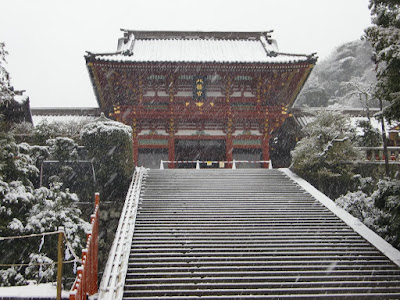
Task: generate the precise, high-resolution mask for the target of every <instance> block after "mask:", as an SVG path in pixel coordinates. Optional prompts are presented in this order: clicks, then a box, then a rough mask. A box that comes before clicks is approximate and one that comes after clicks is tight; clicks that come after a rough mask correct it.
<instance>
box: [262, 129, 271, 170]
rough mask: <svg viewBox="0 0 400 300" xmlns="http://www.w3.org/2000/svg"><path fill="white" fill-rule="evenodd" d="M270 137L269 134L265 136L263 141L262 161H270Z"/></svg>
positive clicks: (264, 165) (264, 166)
mask: <svg viewBox="0 0 400 300" xmlns="http://www.w3.org/2000/svg"><path fill="white" fill-rule="evenodd" d="M270 137H271V136H270V135H269V134H268V133H265V134H264V137H263V140H262V160H269V139H270ZM263 168H268V164H263Z"/></svg>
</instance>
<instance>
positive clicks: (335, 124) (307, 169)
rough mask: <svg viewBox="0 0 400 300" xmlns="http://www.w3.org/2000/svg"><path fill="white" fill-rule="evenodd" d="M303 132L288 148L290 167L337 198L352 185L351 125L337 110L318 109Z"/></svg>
mask: <svg viewBox="0 0 400 300" xmlns="http://www.w3.org/2000/svg"><path fill="white" fill-rule="evenodd" d="M305 132H306V134H307V136H306V137H305V138H303V139H302V140H301V141H300V142H298V143H297V145H296V147H295V149H294V150H293V151H292V168H293V170H294V171H295V172H296V173H297V174H299V175H300V176H302V177H304V178H305V179H306V180H308V181H309V182H310V183H311V184H313V185H314V186H315V187H317V188H318V189H319V190H320V191H322V192H323V193H325V194H326V195H328V196H330V197H332V198H337V197H338V196H340V195H341V194H343V193H346V192H347V191H348V190H351V189H354V188H355V186H356V185H357V181H355V180H354V175H355V174H354V168H355V166H354V165H353V164H350V163H349V162H353V161H356V160H359V159H360V158H361V153H360V152H359V151H358V150H357V149H356V148H355V147H354V141H355V139H356V135H355V129H354V128H352V127H351V125H350V121H349V119H348V118H347V117H346V116H344V115H343V114H341V113H339V112H328V111H321V112H320V113H319V115H318V116H317V117H316V118H315V120H314V121H313V122H312V123H310V124H309V125H307V127H306V128H305Z"/></svg>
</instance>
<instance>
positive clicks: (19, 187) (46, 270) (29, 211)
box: [0, 132, 89, 286]
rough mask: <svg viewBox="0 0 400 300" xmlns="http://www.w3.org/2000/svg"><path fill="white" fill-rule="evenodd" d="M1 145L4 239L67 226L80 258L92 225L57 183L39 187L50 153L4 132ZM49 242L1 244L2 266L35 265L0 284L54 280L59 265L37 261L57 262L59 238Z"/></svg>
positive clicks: (4, 275) (7, 274)
mask: <svg viewBox="0 0 400 300" xmlns="http://www.w3.org/2000/svg"><path fill="white" fill-rule="evenodd" d="M0 145H1V148H0V236H21V235H26V234H31V233H43V232H49V231H50V232H51V231H55V230H57V228H58V227H59V226H64V228H65V233H66V236H67V238H68V240H69V241H70V242H71V244H72V246H73V247H74V248H75V250H76V251H77V252H78V253H79V250H80V249H81V248H82V246H83V244H84V242H85V231H86V230H87V229H88V228H89V224H88V223H87V222H85V221H84V220H82V219H81V218H80V214H81V212H80V210H79V209H78V208H77V207H76V206H75V205H74V203H75V202H77V201H78V198H77V196H76V195H75V194H73V193H70V192H69V191H68V190H62V189H61V187H62V183H59V182H54V183H53V184H52V186H51V187H50V188H49V189H48V188H44V187H43V188H38V189H36V188H35V186H34V182H35V180H36V179H37V176H38V168H37V167H36V166H35V163H36V162H37V160H40V158H41V157H42V156H43V155H44V156H45V155H47V152H46V151H44V150H43V149H42V148H40V147H39V148H38V147H31V146H29V145H28V144H21V145H17V144H16V143H15V141H14V139H13V137H12V136H11V135H10V134H8V133H4V132H0ZM32 150H34V151H33V152H31V151H32ZM36 150H37V151H36ZM33 153H35V154H33ZM46 240H47V241H46V243H44V246H43V247H39V243H38V240H37V239H30V238H29V239H11V240H5V241H0V262H1V263H2V264H15V263H18V264H21V263H24V264H28V263H29V264H30V266H29V267H18V268H8V269H2V270H1V271H0V285H3V286H4V285H18V284H24V283H25V282H26V280H32V279H33V280H37V281H41V282H46V281H53V280H54V265H52V264H50V265H46V266H47V267H46V266H45V265H43V266H42V267H39V266H36V264H37V263H38V262H47V263H49V262H52V261H53V260H54V259H56V254H55V253H54V251H56V250H55V249H57V246H56V244H57V239H46ZM39 248H40V250H38V249H39Z"/></svg>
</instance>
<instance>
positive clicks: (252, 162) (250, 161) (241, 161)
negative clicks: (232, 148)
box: [160, 159, 272, 170]
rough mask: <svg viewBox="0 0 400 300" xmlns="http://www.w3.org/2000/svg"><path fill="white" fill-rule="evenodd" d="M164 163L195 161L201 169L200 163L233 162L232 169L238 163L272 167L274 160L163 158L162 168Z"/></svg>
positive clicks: (197, 167)
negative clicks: (260, 164)
mask: <svg viewBox="0 0 400 300" xmlns="http://www.w3.org/2000/svg"><path fill="white" fill-rule="evenodd" d="M164 163H171V164H187V163H195V164H196V169H197V170H200V164H204V163H207V164H218V163H224V164H232V169H236V163H250V164H259V163H262V164H268V169H272V162H271V160H235V159H234V160H161V162H160V169H161V170H163V169H164Z"/></svg>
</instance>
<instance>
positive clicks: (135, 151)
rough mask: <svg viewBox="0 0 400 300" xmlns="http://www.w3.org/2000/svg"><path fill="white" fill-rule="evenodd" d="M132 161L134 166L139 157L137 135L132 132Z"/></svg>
mask: <svg viewBox="0 0 400 300" xmlns="http://www.w3.org/2000/svg"><path fill="white" fill-rule="evenodd" d="M132 142H133V161H134V163H135V166H136V167H137V166H138V159H139V141H138V136H137V135H136V134H135V133H134V134H133V141H132Z"/></svg>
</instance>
